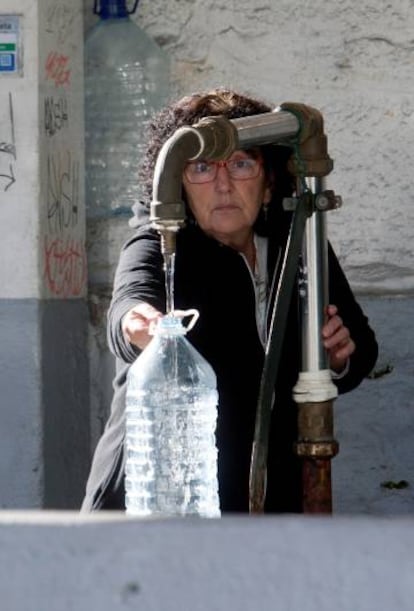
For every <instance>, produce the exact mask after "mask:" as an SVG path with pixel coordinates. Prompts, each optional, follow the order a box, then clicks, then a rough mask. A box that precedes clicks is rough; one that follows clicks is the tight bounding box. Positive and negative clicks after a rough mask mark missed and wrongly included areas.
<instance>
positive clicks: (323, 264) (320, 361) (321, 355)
mask: <svg viewBox="0 0 414 611" xmlns="http://www.w3.org/2000/svg"><path fill="white" fill-rule="evenodd" d="M305 180H306V183H307V187H308V188H309V189H310V190H311V191H312V193H314V194H316V193H320V192H321V191H322V190H323V189H324V186H325V179H324V178H323V177H322V178H314V177H311V178H306V179H305ZM327 276H328V259H327V239H326V218H325V212H321V211H319V210H315V211H314V213H313V214H312V216H310V217H309V218H308V220H307V222H306V227H305V236H304V241H303V249H302V265H301V276H300V303H301V318H302V325H301V328H302V371H319V370H320V369H327V367H328V363H327V356H326V351H325V349H324V348H323V345H322V342H321V337H322V335H321V334H322V327H323V324H324V308H325V306H326V305H327V300H328V280H327Z"/></svg>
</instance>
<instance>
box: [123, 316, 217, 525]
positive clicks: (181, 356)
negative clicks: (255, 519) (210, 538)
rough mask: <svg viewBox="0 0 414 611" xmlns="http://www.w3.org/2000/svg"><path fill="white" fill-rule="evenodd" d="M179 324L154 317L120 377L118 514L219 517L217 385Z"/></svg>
mask: <svg viewBox="0 0 414 611" xmlns="http://www.w3.org/2000/svg"><path fill="white" fill-rule="evenodd" d="M186 331H187V329H186V328H185V327H184V325H183V324H182V321H181V319H180V318H178V317H176V316H174V315H171V314H169V315H167V316H164V317H163V318H162V319H160V321H159V323H158V325H157V327H156V329H155V331H154V337H153V339H152V340H151V342H150V343H149V344H148V346H147V347H146V348H145V350H143V352H142V353H141V354H140V356H139V357H138V358H137V360H136V361H135V362H134V363H133V364H132V366H131V367H130V370H129V372H128V378H127V393H126V476H125V488H126V511H127V514H129V515H135V516H149V515H153V516H188V515H196V516H200V517H207V518H214V517H219V516H220V506H219V498H218V480H217V448H216V440H215V429H216V424H217V401H218V394H217V385H216V376H215V373H214V371H213V369H212V367H211V366H210V365H209V363H207V361H206V360H205V359H204V358H203V357H202V356H201V354H200V353H199V352H198V351H197V350H196V349H195V348H194V347H193V346H192V345H191V344H190V342H189V341H188V340H187V338H186V337H185V333H186Z"/></svg>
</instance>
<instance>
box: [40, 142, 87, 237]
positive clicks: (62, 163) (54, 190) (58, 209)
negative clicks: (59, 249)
mask: <svg viewBox="0 0 414 611" xmlns="http://www.w3.org/2000/svg"><path fill="white" fill-rule="evenodd" d="M79 166H80V164H79V161H78V160H76V159H73V158H72V155H71V153H70V152H69V151H66V153H60V152H59V151H57V152H54V153H51V154H49V156H48V158H47V219H48V228H49V232H50V233H51V234H53V233H54V234H56V233H61V232H62V231H63V230H64V229H68V228H73V227H75V226H76V225H77V224H78V214H79Z"/></svg>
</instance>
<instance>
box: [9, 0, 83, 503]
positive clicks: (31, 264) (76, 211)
mask: <svg viewBox="0 0 414 611" xmlns="http://www.w3.org/2000/svg"><path fill="white" fill-rule="evenodd" d="M8 20H15V21H16V23H17V24H18V26H17V27H16V34H14V41H13V38H12V40H10V38H9V41H8V40H7V36H9V37H10V34H9V33H8V28H9V23H8ZM0 26H1V27H0V35H1V40H0V50H1V57H0V227H1V240H0V331H1V333H0V337H1V342H0V392H1V398H0V406H1V414H2V426H1V429H0V448H1V465H2V466H1V469H0V488H1V498H0V506H1V507H8V508H10V507H42V506H44V505H46V506H53V507H62V506H64V507H76V506H77V505H78V504H79V502H80V499H81V495H82V492H83V481H82V480H83V478H84V477H85V476H86V470H87V461H88V455H89V452H88V450H89V427H88V418H87V411H88V396H87V392H88V362H87V355H86V340H87V308H86V299H85V296H86V289H87V283H86V250H85V218H84V216H85V215H84V210H83V205H84V196H83V182H84V181H83V165H84V164H83V47H82V42H83V21H82V9H81V1H80V0H76V1H75V2H73V1H71V2H68V1H66V0H59V1H58V2H55V1H53V0H37V1H36V2H33V1H29V0H18V1H17V2H11V1H8V0H4V1H3V2H2V3H1V8H0ZM16 41H17V48H18V53H17V54H16V57H15V61H16V64H15V66H17V67H18V69H16V70H6V69H5V68H6V66H7V65H9V66H10V67H11V68H13V61H14V60H13V59H12V58H11V61H10V58H8V57H7V51H8V50H9V48H10V49H12V50H13V49H14V44H15V43H16ZM12 54H13V53H12Z"/></svg>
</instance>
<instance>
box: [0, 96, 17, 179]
mask: <svg viewBox="0 0 414 611" xmlns="http://www.w3.org/2000/svg"><path fill="white" fill-rule="evenodd" d="M8 102H9V103H8V117H7V120H6V122H5V124H4V125H3V126H4V127H5V128H6V130H7V132H8V133H7V135H6V137H5V138H4V139H3V140H1V139H0V188H3V191H8V189H10V187H11V186H12V185H13V184H14V183H15V182H16V179H15V176H14V167H13V162H14V161H16V138H15V127H14V113H13V98H12V95H11V93H9V99H8ZM10 157H11V158H12V160H10Z"/></svg>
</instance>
